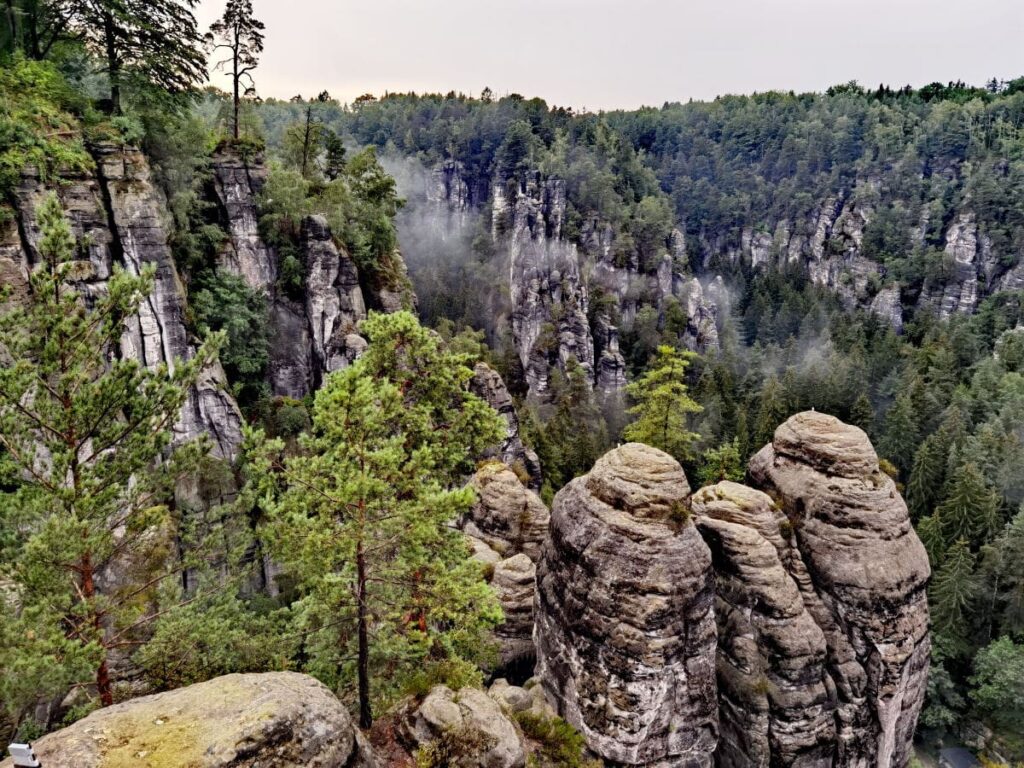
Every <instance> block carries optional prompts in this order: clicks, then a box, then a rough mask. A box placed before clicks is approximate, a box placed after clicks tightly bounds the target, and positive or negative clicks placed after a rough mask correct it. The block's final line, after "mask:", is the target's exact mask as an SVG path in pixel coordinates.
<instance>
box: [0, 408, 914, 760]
mask: <svg viewBox="0 0 1024 768" xmlns="http://www.w3.org/2000/svg"><path fill="white" fill-rule="evenodd" d="M749 479H750V481H751V483H752V484H753V486H756V487H751V486H747V485H742V484H739V483H734V482H720V483H718V484H715V485H712V486H709V487H705V488H702V489H700V490H698V491H696V492H695V493H691V489H690V486H689V483H688V482H687V479H686V476H685V474H684V473H683V470H682V469H681V467H680V466H679V464H678V463H677V462H676V461H675V460H674V459H672V458H671V457H670V456H668V455H667V454H665V453H663V452H661V451H659V450H657V449H654V448H651V447H648V446H645V445H640V444H636V443H630V444H626V445H623V446H620V447H619V448H616V449H614V450H612V451H610V452H609V453H608V454H606V455H605V456H604V457H602V458H601V459H600V460H598V462H597V463H596V464H595V465H594V467H593V469H592V470H591V472H590V473H588V474H587V475H585V476H583V477H580V478H577V479H576V480H574V481H572V482H571V483H570V484H569V485H567V486H566V487H565V488H563V489H562V490H561V491H560V492H559V493H558V495H557V496H556V497H555V500H554V504H553V507H552V509H551V512H550V515H549V513H548V510H547V509H546V508H545V506H544V504H543V503H542V502H541V501H540V499H539V498H538V497H537V496H536V494H534V493H533V492H532V491H531V490H529V489H528V488H526V486H525V485H524V484H523V482H522V480H521V479H520V478H519V477H518V476H517V475H516V474H515V473H514V472H513V471H512V470H511V469H510V468H509V467H507V466H505V465H503V464H501V463H499V462H497V461H495V462H491V463H487V464H484V465H483V466H482V467H481V468H480V470H479V471H478V472H477V475H476V476H475V477H474V479H473V481H472V482H473V485H474V487H475V488H476V490H477V494H478V502H477V504H476V505H475V506H474V508H473V509H472V510H471V511H470V512H469V513H468V514H467V515H466V517H465V518H464V519H463V520H462V521H460V525H461V528H462V530H463V532H464V533H465V534H466V536H467V537H468V538H469V540H470V542H471V543H472V544H473V547H474V549H475V551H476V556H477V558H478V559H480V560H481V561H482V562H483V563H485V564H486V566H487V567H488V568H489V569H490V570H491V572H492V574H493V575H492V582H493V583H494V585H495V588H496V590H497V592H498V595H499V598H500V600H501V602H502V605H503V608H504V609H505V611H506V615H507V619H508V621H507V623H506V625H505V626H504V627H503V628H502V629H501V630H500V631H499V632H498V635H497V637H496V639H497V641H498V643H499V645H500V647H501V650H502V657H503V658H502V662H503V663H504V664H506V665H509V664H515V663H516V662H520V663H521V662H523V660H528V661H530V662H532V661H533V657H534V654H535V656H536V667H535V670H534V672H535V676H534V677H532V678H531V679H530V680H528V681H526V682H525V683H524V685H523V686H522V687H519V686H517V685H514V684H510V683H509V682H507V681H506V680H504V679H499V680H497V681H496V682H495V683H494V684H493V685H492V686H491V687H490V689H489V690H488V691H482V690H475V689H463V690H461V691H452V690H450V689H448V688H446V687H445V686H436V687H434V688H433V689H432V690H431V691H430V692H429V694H427V695H426V696H424V697H423V698H422V699H420V700H416V699H413V700H410V701H409V702H408V703H407V704H406V705H405V706H404V707H402V708H401V709H400V710H399V711H398V712H397V713H396V714H395V716H394V723H395V726H394V728H393V730H394V733H395V738H396V739H397V742H398V744H399V746H398V747H396V748H400V749H403V750H406V752H405V753H404V754H407V755H408V754H410V753H412V752H413V751H415V750H416V749H427V748H429V747H430V745H432V744H436V743H437V742H438V740H439V739H443V738H445V737H446V735H449V736H450V735H451V734H459V735H462V736H465V735H466V734H469V735H471V736H472V738H470V739H469V742H470V743H474V744H475V745H476V746H475V749H476V750H477V752H476V753H475V754H476V757H474V758H472V762H468V763H467V762H463V763H460V764H465V765H480V766H487V767H488V768H492V767H493V768H524V767H525V766H526V764H527V757H528V755H529V754H530V749H531V748H532V747H531V746H530V742H529V739H528V737H527V736H526V735H525V734H524V732H523V730H522V729H521V728H520V727H519V726H518V725H517V722H516V718H517V713H529V714H530V715H533V716H539V717H549V716H551V715H552V714H555V713H557V714H559V715H561V716H562V717H563V718H565V719H566V720H567V721H568V722H569V723H570V724H572V725H573V726H574V727H575V728H577V729H578V730H579V731H580V733H581V734H582V735H583V737H584V739H585V741H586V744H587V747H588V748H589V750H590V751H591V753H592V754H593V755H594V756H596V757H597V758H599V759H600V760H602V761H604V762H605V764H609V765H617V766H639V767H643V768H675V767H677V766H678V767H679V768H690V767H691V766H693V767H696V766H711V765H716V766H721V767H723V768H754V767H755V766H765V765H772V766H818V767H820V768H846V767H851V768H852V767H854V766H858V767H859V766H876V767H877V768H903V767H904V766H906V765H907V764H908V762H909V760H910V757H911V747H912V739H913V734H914V728H915V726H916V722H917V717H918V714H919V712H920V709H921V706H922V703H923V699H924V693H925V684H926V677H927V672H928V654H929V650H930V639H929V635H928V606H927V601H926V596H925V587H926V585H927V581H928V577H929V567H928V559H927V556H926V554H925V552H924V548H923V547H922V545H921V543H920V541H919V540H918V538H917V536H916V534H915V533H914V531H913V528H912V527H911V525H910V521H909V516H908V513H907V508H906V505H905V504H904V502H903V500H902V498H901V497H900V494H899V493H898V491H897V489H896V487H895V484H894V483H893V481H892V479H891V478H889V477H888V476H887V475H886V474H885V473H884V472H882V471H881V470H880V468H879V464H878V457H877V455H876V454H875V451H874V449H873V448H872V446H871V443H870V442H869V440H868V438H867V436H866V435H865V434H864V433H863V432H862V431H861V430H859V429H857V428H856V427H851V426H848V425H846V424H843V423H842V422H840V421H839V420H837V419H835V418H833V417H831V416H827V415H824V414H820V413H814V412H808V413H801V414H798V415H796V416H793V417H792V418H790V419H789V420H788V421H787V422H786V423H785V424H783V425H781V426H780V427H779V428H778V429H777V430H776V432H775V436H774V439H773V441H772V443H770V444H769V445H767V446H765V447H764V448H763V449H762V450H761V451H760V452H759V453H758V454H756V455H755V456H754V458H753V459H752V460H751V463H750V467H749ZM467 738H468V737H467ZM169 745H170V746H169ZM196 745H200V746H201V747H202V748H203V751H202V755H201V756H200V755H197V756H196V762H195V763H194V764H195V765H202V766H210V767H211V768H213V767H214V766H229V765H230V766H242V765H245V766H249V765H252V766H255V765H257V764H258V765H260V766H265V767H266V766H270V767H275V766H277V767H279V768H286V767H291V766H299V765H310V766H339V767H340V766H373V765H380V764H381V760H380V757H379V756H377V755H375V754H374V750H373V749H372V748H371V747H370V746H369V745H368V744H367V743H366V742H365V740H364V739H363V737H362V736H361V735H360V734H359V733H358V731H357V730H356V729H355V728H354V727H353V725H352V722H351V720H350V719H349V716H348V715H347V713H346V712H345V710H344V708H343V707H342V705H341V704H340V703H339V702H338V701H337V700H336V699H334V697H333V696H332V695H331V694H330V693H329V692H328V691H327V690H326V689H324V688H323V686H321V685H320V684H319V683H316V682H315V681H313V680H312V679H311V678H307V677H305V676H302V675H295V674H291V673H270V674H264V675H230V676H227V677H224V678H218V679H217V680H213V681H210V682H208V683H202V684H199V685H196V686H191V687H190V688H186V689H181V690H179V691H172V692H169V693H164V694H158V695H156V696H149V697H144V698H142V699H137V700H134V701H130V702H127V703H125V704H122V705H117V706H115V707H111V708H107V709H105V710H102V711H100V712H97V713H95V714H93V715H91V716H89V717H87V718H86V719H84V720H82V721H80V722H78V723H76V724H75V725H73V726H71V727H69V728H66V729H64V730H63V731H59V732H56V733H54V734H51V735H49V736H47V737H44V738H43V739H41V740H40V741H39V742H38V743H37V745H36V746H37V752H38V753H39V754H40V757H41V758H43V760H44V764H47V763H46V762H45V761H46V757H47V756H50V755H58V754H61V755H73V756H74V758H75V760H74V764H75V765H81V766H83V767H84V768H88V767H89V766H102V765H113V764H120V763H115V762H109V761H110V760H111V759H112V758H111V757H110V756H111V755H121V754H124V755H127V754H128V753H129V752H131V753H132V754H134V755H135V757H136V758H140V759H141V757H145V756H146V755H147V754H151V755H152V756H153V757H154V764H162V763H159V762H157V761H156V760H155V758H156V757H157V756H161V755H166V754H167V750H168V749H170V748H177V749H184V750H186V751H187V750H194V749H195V748H196ZM118 750H120V752H118ZM189 754H191V752H190V753H189ZM105 760H107V761H108V762H104V761H105ZM144 764H145V763H144ZM176 764H177V763H176ZM190 764H192V763H190ZM0 768H6V764H0Z"/></svg>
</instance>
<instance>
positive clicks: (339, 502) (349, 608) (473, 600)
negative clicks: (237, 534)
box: [248, 312, 504, 728]
mask: <svg viewBox="0 0 1024 768" xmlns="http://www.w3.org/2000/svg"><path fill="white" fill-rule="evenodd" d="M362 331H363V332H364V333H365V334H366V335H367V337H368V338H369V341H370V346H369V349H368V351H367V352H366V353H365V354H364V355H363V356H362V357H361V358H360V359H359V360H358V361H356V362H355V363H354V364H353V365H352V366H350V367H349V368H347V369H345V370H343V371H341V372H338V373H336V374H334V375H332V376H331V377H329V378H328V380H327V382H326V384H325V385H324V387H323V388H322V389H321V390H320V391H319V392H318V393H317V395H316V401H315V404H314V407H313V428H312V431H311V432H310V433H309V434H307V435H305V436H303V437H302V438H301V439H300V451H299V453H298V454H297V455H293V456H290V457H286V456H285V455H284V449H285V447H284V445H283V443H281V442H280V441H267V440H265V439H264V438H263V436H262V435H261V434H260V433H253V434H251V435H250V440H249V446H248V455H249V457H250V460H251V461H252V462H253V463H254V464H253V467H252V477H253V478H254V482H255V485H256V487H257V488H258V490H259V492H260V493H261V499H262V500H261V505H262V507H263V509H264V511H265V512H266V516H267V523H266V526H265V532H266V535H267V537H268V539H269V541H270V542H271V549H272V554H273V555H274V557H276V558H277V559H278V560H279V561H280V562H281V563H282V564H283V565H284V566H285V568H286V570H287V572H288V574H289V575H290V576H291V577H292V578H294V579H295V582H296V585H297V589H298V592H299V594H300V600H299V603H298V605H297V606H296V607H297V609H298V611H297V615H299V616H300V617H301V622H302V631H303V632H304V633H306V642H305V648H304V651H305V654H306V656H307V657H308V663H307V669H308V671H310V672H312V673H313V674H315V675H316V676H318V677H319V678H320V679H322V680H323V681H324V682H326V683H328V684H329V685H332V686H333V687H334V688H335V689H336V690H338V691H339V692H340V693H342V694H346V693H351V687H350V685H351V683H350V681H352V680H353V679H355V680H356V681H357V690H356V692H355V697H356V699H357V701H358V707H359V723H360V725H361V726H362V727H363V728H368V727H370V725H371V724H372V722H373V709H374V708H375V707H376V706H377V705H381V704H386V703H387V702H388V701H389V700H390V699H391V698H393V696H394V695H395V694H396V693H398V692H400V691H401V690H402V688H403V687H404V684H406V683H408V681H409V680H410V679H411V677H412V675H413V674H414V673H418V672H422V671H424V669H427V670H429V669H430V668H432V667H441V668H446V669H449V670H452V669H454V670H456V671H459V672H460V673H465V672H466V671H467V662H468V660H471V659H473V658H474V657H475V656H477V654H479V652H480V649H481V648H483V647H484V645H485V643H484V641H483V638H484V633H485V632H486V630H488V629H490V628H491V627H493V626H494V625H495V624H496V623H497V622H498V621H500V618H501V611H500V608H499V607H498V604H497V602H496V600H495V597H494V595H493V593H492V592H491V591H490V588H489V587H488V586H487V585H486V584H485V583H484V581H483V580H482V575H481V572H480V569H479V566H478V565H477V564H476V563H475V562H474V561H472V560H470V559H469V552H468V548H467V546H466V544H465V543H464V541H463V539H462V538H461V535H460V534H459V533H457V532H456V531H455V530H453V529H452V528H450V527H449V523H450V521H452V520H454V519H455V518H457V517H458V516H459V515H460V514H461V513H462V512H464V511H466V510H467V509H468V508H469V507H470V505H471V504H472V502H473V499H474V494H473V491H472V490H471V489H469V488H463V487H459V486H460V485H461V483H460V480H461V478H462V477H463V476H464V475H465V474H466V473H467V471H470V470H471V469H472V458H473V457H474V456H478V455H480V454H481V453H482V452H483V451H484V449H486V447H487V446H489V445H493V444H494V443H496V442H497V441H498V440H500V439H501V436H502V435H503V434H504V421H503V420H502V419H501V417H500V416H498V414H497V413H496V412H495V411H494V410H492V409H491V408H490V406H488V405H487V403H485V402H484V401H483V400H481V399H479V398H478V397H476V396H475V395H472V394H471V393H470V392H469V391H468V389H467V387H468V382H469V380H470V378H471V377H472V370H471V369H470V368H469V366H468V365H467V360H466V358H465V357H464V356H461V355H455V354H452V353H450V352H447V351H445V350H443V349H442V348H441V346H440V341H439V339H438V338H437V337H436V336H434V335H433V334H431V333H430V332H429V331H428V330H426V329H424V328H422V327H420V325H419V323H418V322H417V321H416V319H415V317H413V315H411V314H410V313H408V312H399V313H397V314H394V315H371V317H370V318H369V319H368V320H366V321H365V322H364V324H363V326H362ZM353 673H354V674H353Z"/></svg>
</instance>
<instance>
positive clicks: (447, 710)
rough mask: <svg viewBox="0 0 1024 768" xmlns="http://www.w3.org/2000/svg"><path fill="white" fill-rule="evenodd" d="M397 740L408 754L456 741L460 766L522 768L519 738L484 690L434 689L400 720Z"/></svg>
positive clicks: (515, 730) (496, 703) (410, 706)
mask: <svg viewBox="0 0 1024 768" xmlns="http://www.w3.org/2000/svg"><path fill="white" fill-rule="evenodd" d="M400 723H401V724H400V730H399V738H400V739H401V740H402V741H403V742H404V743H405V745H406V746H407V747H408V748H409V750H410V751H414V750H421V752H422V751H427V752H428V753H429V750H430V749H431V747H432V745H436V744H438V742H440V741H441V740H442V739H445V738H447V739H450V740H457V741H458V742H459V744H460V746H462V748H463V750H464V751H465V752H469V753H470V754H468V755H464V759H465V760H472V762H471V763H470V762H463V763H462V764H463V765H477V766H480V768H524V766H525V765H526V752H525V750H524V746H523V739H522V736H521V735H520V733H519V731H518V730H517V728H516V726H515V725H514V724H513V723H512V721H511V720H510V719H509V717H508V716H506V715H505V713H504V712H502V708H501V706H499V704H498V702H497V701H496V700H495V699H493V698H491V697H490V696H488V695H487V694H486V693H485V692H484V691H481V690H478V689H476V688H463V689H461V690H459V691H457V692H456V691H452V690H451V689H450V688H448V687H447V686H444V685H438V686H435V687H434V688H433V689H431V691H430V693H429V695H427V697H426V698H425V699H424V700H423V701H422V702H421V703H420V704H418V705H416V704H414V703H412V704H410V705H409V706H408V707H407V709H406V711H405V712H404V713H402V715H401V717H400Z"/></svg>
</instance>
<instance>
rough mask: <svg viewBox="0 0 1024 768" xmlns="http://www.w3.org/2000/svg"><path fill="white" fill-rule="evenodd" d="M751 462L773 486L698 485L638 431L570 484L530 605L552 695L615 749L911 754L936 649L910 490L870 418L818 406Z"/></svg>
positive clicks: (855, 759) (637, 757)
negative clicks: (847, 420)
mask: <svg viewBox="0 0 1024 768" xmlns="http://www.w3.org/2000/svg"><path fill="white" fill-rule="evenodd" d="M750 476H751V478H752V480H753V482H754V483H755V484H756V485H757V486H758V487H759V488H761V489H762V490H755V489H753V488H750V487H747V486H745V485H740V484H738V483H732V482H723V483H718V484H717V485H713V486H710V487H707V488H703V489H701V490H699V491H697V492H696V493H694V494H693V495H692V496H688V494H689V489H688V486H687V482H686V478H685V476H684V475H683V473H682V470H681V469H680V468H679V465H678V464H677V463H676V462H675V461H673V460H672V459H671V458H670V457H668V456H667V455H666V454H664V453H661V452H660V451H657V450H655V449H653V448H648V447H646V446H642V445H636V444H629V445H625V446H622V447H620V448H617V449H615V450H613V451H611V452H610V453H608V454H606V455H605V456H604V457H603V458H601V459H600V460H599V461H598V462H597V463H596V464H595V465H594V468H593V470H591V472H590V474H588V475H586V476H584V477H581V478H577V479H576V480H574V481H573V482H571V483H570V484H569V485H568V486H566V487H565V488H564V489H563V490H562V491H561V492H560V493H559V494H558V495H557V496H556V497H555V502H554V506H553V508H552V512H551V522H550V526H549V536H548V538H547V540H546V541H545V544H544V549H543V552H542V556H541V560H540V562H539V564H538V567H537V598H536V607H535V622H536V628H535V642H536V646H537V655H538V659H537V674H538V676H539V678H540V679H541V681H542V683H543V685H544V688H545V690H546V692H547V694H548V697H549V699H550V701H551V702H552V703H554V705H555V706H556V708H557V710H558V712H559V714H561V715H562V716H563V717H564V718H565V719H566V720H568V721H569V722H570V723H571V724H573V725H574V726H576V727H577V728H578V729H579V730H580V731H581V733H582V734H583V735H584V737H585V738H586V740H587V743H588V745H589V747H590V748H591V749H592V750H593V751H594V752H596V753H597V754H598V755H600V756H601V757H603V758H604V759H605V760H608V761H611V762H613V763H615V764H622V765H631V766H690V765H710V763H711V761H712V759H713V760H714V762H715V764H716V765H718V766H722V767H723V768H755V767H756V766H764V765H778V766H819V767H821V768H825V767H826V766H827V767H829V768H847V767H852V766H868V765H871V766H877V767H878V768H903V766H905V765H906V764H907V763H908V761H909V759H910V754H911V745H912V740H913V734H914V729H915V727H916V724H917V717H918V714H919V712H920V709H921V706H922V703H923V700H924V693H925V685H926V678H927V669H928V654H929V649H930V642H929V637H928V605H927V599H926V595H925V587H926V585H927V581H928V577H929V568H928V559H927V556H926V554H925V552H924V548H923V546H922V545H921V542H920V541H919V540H918V538H917V535H916V534H915V533H914V531H913V528H912V527H911V525H910V520H909V516H908V514H907V508H906V505H905V504H904V502H903V499H902V498H901V497H900V495H899V493H898V492H897V490H896V487H895V484H894V483H893V481H892V479H891V478H889V477H888V476H887V475H886V474H884V473H883V472H882V471H881V470H880V469H879V464H878V457H877V455H876V454H875V451H874V449H873V448H872V446H871V443H870V441H869V440H868V438H867V436H866V435H865V434H864V433H863V432H862V431H861V430H859V429H857V428H856V427H851V426H847V425H846V424H843V423H842V422H840V421H839V420H837V419H835V418H833V417H831V416H827V415H824V414H820V413H814V412H810V413H802V414H798V415H796V416H794V417H792V418H791V419H789V420H788V421H787V422H786V423H785V424H783V425H782V426H780V427H779V428H778V429H777V430H776V432H775V436H774V439H773V441H772V443H771V444H770V445H768V446H765V448H764V449H762V450H761V451H760V452H759V453H758V454H757V455H756V456H755V457H754V458H753V459H752V460H751V464H750ZM694 523H696V527H694ZM698 531H699V533H698ZM712 600H713V606H712ZM715 635H717V642H716V637H715ZM713 669H714V670H715V671H714V672H713V671H712V670H713ZM716 744H717V746H716ZM712 755H713V757H712Z"/></svg>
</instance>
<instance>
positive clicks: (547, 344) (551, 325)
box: [491, 173, 594, 395]
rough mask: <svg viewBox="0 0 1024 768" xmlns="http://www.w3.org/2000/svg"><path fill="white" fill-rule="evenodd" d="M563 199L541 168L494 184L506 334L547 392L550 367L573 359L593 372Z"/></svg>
mask: <svg viewBox="0 0 1024 768" xmlns="http://www.w3.org/2000/svg"><path fill="white" fill-rule="evenodd" d="M565 205H566V198H565V182H564V181H562V180H560V179H543V178H541V176H540V174H539V173H532V174H528V177H527V178H526V179H525V180H522V181H516V180H513V181H499V182H498V183H496V184H495V185H494V190H493V195H492V215H493V219H492V227H491V231H492V236H493V237H494V239H495V241H499V240H500V241H503V242H507V243H508V249H509V291H510V295H511V302H512V334H513V337H514V339H515V343H516V349H517V351H518V353H519V359H520V362H521V363H522V366H523V370H524V372H525V376H526V381H527V383H528V384H529V385H530V391H531V392H533V393H534V394H537V395H542V394H543V393H545V392H547V390H548V385H549V383H550V375H551V370H552V368H555V367H557V368H561V369H562V370H564V369H565V367H566V365H567V364H568V362H569V360H570V359H573V358H574V359H575V360H576V361H577V362H578V363H579V364H580V366H581V367H582V368H583V370H584V371H586V374H587V377H588V379H589V380H590V381H591V382H592V381H593V377H594V340H593V338H592V336H591V332H590V324H589V322H588V320H587V310H588V307H589V292H588V289H587V285H586V282H585V281H584V279H583V276H582V274H581V262H580V255H579V252H578V249H577V247H576V245H575V244H573V243H571V242H569V241H568V240H565V239H564V238H563V237H562V221H563V219H564V217H565Z"/></svg>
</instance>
